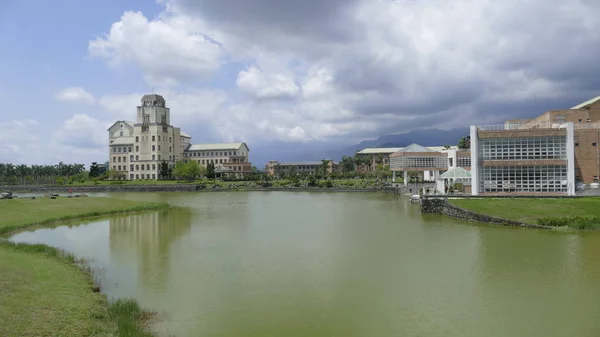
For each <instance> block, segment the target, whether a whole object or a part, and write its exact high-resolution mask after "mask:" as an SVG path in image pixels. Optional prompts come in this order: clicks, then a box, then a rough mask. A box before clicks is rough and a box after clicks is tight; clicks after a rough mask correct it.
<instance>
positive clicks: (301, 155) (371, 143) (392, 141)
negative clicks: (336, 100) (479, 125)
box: [251, 128, 469, 169]
mask: <svg viewBox="0 0 600 337" xmlns="http://www.w3.org/2000/svg"><path fill="white" fill-rule="evenodd" d="M467 135H469V128H458V129H451V130H440V129H433V128H425V129H418V130H413V131H410V132H406V133H398V134H389V135H384V136H380V137H378V138H377V139H372V140H363V141H362V142H360V143H358V144H354V145H348V144H341V143H335V144H326V143H320V144H306V145H298V144H281V143H279V144H273V145H272V146H263V147H260V148H257V149H253V150H252V158H251V160H252V162H253V163H255V164H254V165H256V166H257V167H258V168H260V169H262V168H263V167H264V165H265V164H266V163H267V161H269V160H278V161H282V162H290V161H314V160H321V159H324V158H327V159H331V160H334V161H339V160H341V159H342V156H353V155H354V154H355V153H356V151H360V150H362V149H364V148H368V147H404V146H408V145H410V144H412V143H416V144H419V145H423V146H443V145H457V144H458V140H459V139H460V138H461V137H465V136H467Z"/></svg>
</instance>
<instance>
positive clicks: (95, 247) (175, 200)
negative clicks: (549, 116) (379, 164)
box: [11, 192, 600, 337]
mask: <svg viewBox="0 0 600 337" xmlns="http://www.w3.org/2000/svg"><path fill="white" fill-rule="evenodd" d="M98 195H102V196H109V197H113V198H121V199H133V200H148V201H166V202H169V203H170V204H172V205H175V206H178V207H176V208H173V209H169V210H164V211H158V212H151V213H144V214H137V215H129V216H116V217H109V218H103V219H95V220H91V221H88V222H85V223H75V224H73V225H69V226H61V227H57V228H53V229H38V230H35V231H30V232H24V233H20V234H17V235H15V236H13V237H12V238H11V240H13V241H18V242H30V243H33V242H41V243H46V244H50V245H53V246H56V247H59V248H63V249H65V250H67V251H70V252H73V253H75V254H76V255H78V256H80V257H86V258H88V259H89V260H90V263H91V265H92V267H93V268H94V269H95V270H96V274H95V277H96V278H97V279H98V280H99V281H100V283H101V285H102V289H103V291H104V292H105V293H106V294H107V295H108V297H109V298H122V297H132V298H135V299H136V300H138V301H139V303H140V304H141V305H142V306H143V307H144V308H147V309H151V310H154V311H157V312H159V313H160V320H159V321H158V322H157V323H156V324H155V325H154V329H156V330H157V331H158V332H160V333H161V334H162V335H164V336H178V337H179V336H182V337H187V336H194V337H204V336H210V337H221V336H223V337H225V336H227V337H230V336H231V337H238V336H244V337H245V336H248V337H271V336H273V337H283V336H286V337H287V336H289V337H300V336H311V337H319V336H331V337H354V336H356V337H399V336H423V337H432V336H440V337H441V336H444V337H455V336H456V337H459V336H460V337H465V336H474V337H487V336H489V337H496V336H497V337H507V336H510V337H517V336H523V337H538V336H539V337H549V336H573V337H575V336H576V337H588V336H589V337H597V336H600V233H584V232H556V231H544V230H536V229H522V228H509V227H497V226H487V225H479V224H474V223H465V222H461V221H457V220H454V219H449V218H446V217H443V216H437V215H427V216H423V215H421V213H420V210H419V206H418V204H411V203H410V201H409V200H408V198H406V197H399V196H395V195H387V194H379V193H360V192H355V193H326V192H321V193H318V192H204V193H118V194H116V193H115V194H110V193H108V194H98Z"/></svg>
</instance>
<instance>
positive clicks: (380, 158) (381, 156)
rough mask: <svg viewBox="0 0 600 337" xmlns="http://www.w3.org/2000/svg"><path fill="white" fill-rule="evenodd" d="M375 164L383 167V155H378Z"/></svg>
mask: <svg viewBox="0 0 600 337" xmlns="http://www.w3.org/2000/svg"><path fill="white" fill-rule="evenodd" d="M375 164H377V165H381V164H383V153H380V154H378V155H377V159H375Z"/></svg>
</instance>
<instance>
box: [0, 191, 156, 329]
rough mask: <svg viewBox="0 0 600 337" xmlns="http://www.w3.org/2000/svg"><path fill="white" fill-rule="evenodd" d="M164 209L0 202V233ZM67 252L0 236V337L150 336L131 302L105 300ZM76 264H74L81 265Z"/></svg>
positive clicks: (90, 201)
mask: <svg viewBox="0 0 600 337" xmlns="http://www.w3.org/2000/svg"><path fill="white" fill-rule="evenodd" d="M165 207H168V206H167V205H166V204H152V203H141V202H134V201H127V200H117V199H109V198H95V197H87V198H85V197H84V198H66V197H58V198H57V199H47V198H39V199H12V200H0V234H8V233H10V232H12V231H15V230H17V229H20V228H26V227H29V226H35V225H39V224H49V223H53V222H56V221H59V220H67V219H75V218H80V217H90V216H98V215H103V214H113V213H123V212H136V211H144V210H153V209H159V208H165ZM75 262H76V261H75V258H74V257H73V256H72V255H69V254H65V253H63V252H61V251H59V250H57V249H55V248H53V247H49V246H46V245H29V244H14V243H11V242H8V241H6V240H2V238H0V336H3V337H4V336H15V337H16V336H129V337H137V336H139V337H144V336H152V334H150V333H149V332H146V331H144V329H143V326H144V324H145V322H146V321H147V320H148V319H149V318H150V317H151V316H150V315H149V314H148V313H145V312H143V311H142V310H141V309H140V308H139V306H138V305H137V303H136V302H135V301H133V300H120V301H117V302H115V303H111V304H109V303H107V300H106V297H105V296H104V295H102V294H101V293H99V292H96V291H94V290H97V289H94V284H93V281H92V277H91V274H90V273H89V271H88V270H85V267H83V268H79V267H78V266H77V264H76V263H75ZM81 266H82V265H80V267H81Z"/></svg>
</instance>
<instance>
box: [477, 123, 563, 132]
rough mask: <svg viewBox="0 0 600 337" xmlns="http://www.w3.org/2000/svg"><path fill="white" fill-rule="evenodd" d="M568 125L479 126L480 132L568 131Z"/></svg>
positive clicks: (521, 124) (519, 124)
mask: <svg viewBox="0 0 600 337" xmlns="http://www.w3.org/2000/svg"><path fill="white" fill-rule="evenodd" d="M566 128H567V124H566V123H562V124H561V123H547V122H543V123H535V124H533V123H531V124H529V123H505V124H496V125H478V126H477V130H478V131H504V130H531V129H566Z"/></svg>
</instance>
